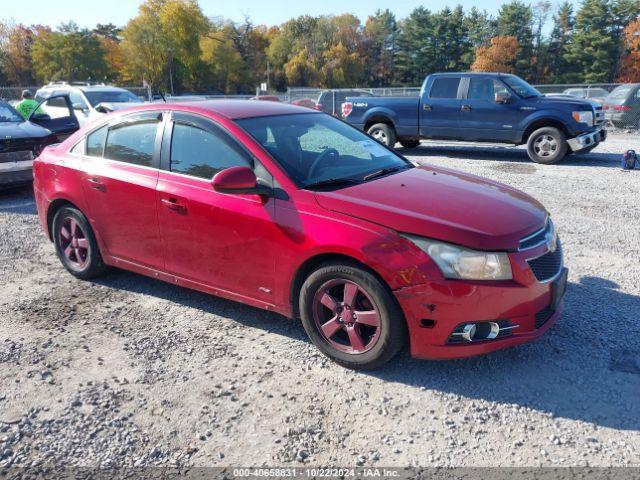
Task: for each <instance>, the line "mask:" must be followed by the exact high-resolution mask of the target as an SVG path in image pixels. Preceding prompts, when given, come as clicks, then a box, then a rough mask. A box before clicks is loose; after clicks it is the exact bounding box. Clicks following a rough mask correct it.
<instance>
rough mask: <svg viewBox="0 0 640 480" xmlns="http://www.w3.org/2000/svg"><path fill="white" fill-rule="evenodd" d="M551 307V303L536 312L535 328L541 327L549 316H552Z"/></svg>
mask: <svg viewBox="0 0 640 480" xmlns="http://www.w3.org/2000/svg"><path fill="white" fill-rule="evenodd" d="M553 313H554V311H553V309H552V308H551V305H549V306H548V307H545V308H543V309H542V310H540V311H539V312H538V313H536V328H540V327H542V326H543V325H544V324H545V323H547V322H548V321H549V319H550V318H551V317H553Z"/></svg>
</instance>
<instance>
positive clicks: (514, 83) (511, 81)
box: [502, 75, 542, 98]
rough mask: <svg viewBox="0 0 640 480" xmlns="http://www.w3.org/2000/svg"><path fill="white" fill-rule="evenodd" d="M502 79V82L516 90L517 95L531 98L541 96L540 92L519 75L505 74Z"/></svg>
mask: <svg viewBox="0 0 640 480" xmlns="http://www.w3.org/2000/svg"><path fill="white" fill-rule="evenodd" d="M502 80H503V81H504V83H506V84H507V85H509V87H511V89H512V90H513V91H514V92H516V94H517V95H518V96H519V97H522V98H532V97H541V96H542V94H541V93H540V92H539V91H538V90H536V89H535V88H533V87H532V86H531V85H529V84H528V83H527V82H525V81H524V80H522V79H521V78H519V77H516V76H513V75H507V76H504V77H502Z"/></svg>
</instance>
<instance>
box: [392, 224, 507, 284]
mask: <svg viewBox="0 0 640 480" xmlns="http://www.w3.org/2000/svg"><path fill="white" fill-rule="evenodd" d="M402 236H403V237H404V238H406V239H407V240H409V241H410V242H411V243H413V244H414V245H415V246H416V247H418V248H419V249H420V250H422V251H423V252H424V253H426V254H427V255H429V257H431V259H432V260H433V261H434V262H436V265H438V267H439V268H440V271H441V272H442V274H443V275H444V277H445V278H452V279H458V280H511V278H513V276H512V273H511V262H509V256H508V255H507V254H506V253H505V252H481V251H478V250H471V249H469V248H464V247H460V246H458V245H452V244H450V243H445V242H439V241H437V240H431V239H430V238H424V237H418V236H416V235H408V234H403V235H402Z"/></svg>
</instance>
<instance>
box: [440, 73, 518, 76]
mask: <svg viewBox="0 0 640 480" xmlns="http://www.w3.org/2000/svg"><path fill="white" fill-rule="evenodd" d="M431 75H432V76H434V77H459V76H461V75H464V76H466V77H513V76H514V75H513V74H512V73H502V72H441V73H432V74H431Z"/></svg>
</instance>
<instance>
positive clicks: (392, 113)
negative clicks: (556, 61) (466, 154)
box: [342, 73, 606, 164]
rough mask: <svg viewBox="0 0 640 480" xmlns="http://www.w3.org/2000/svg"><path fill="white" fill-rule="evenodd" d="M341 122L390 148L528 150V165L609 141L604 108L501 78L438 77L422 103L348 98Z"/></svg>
mask: <svg viewBox="0 0 640 480" xmlns="http://www.w3.org/2000/svg"><path fill="white" fill-rule="evenodd" d="M342 116H343V118H344V120H345V121H347V122H349V123H351V124H352V125H354V126H356V127H358V128H360V129H362V130H364V131H366V132H367V133H368V134H369V135H371V136H372V137H373V138H375V139H377V140H378V141H380V142H382V143H384V144H385V145H387V146H391V147H393V146H395V144H396V143H397V142H400V144H401V145H402V146H404V147H406V148H415V147H417V146H418V145H419V143H420V140H421V139H439V140H458V141H465V142H491V143H506V144H512V145H522V144H526V145H527V153H528V154H529V157H530V158H531V160H533V161H534V162H538V163H544V164H550V163H555V162H558V161H560V160H562V159H563V158H564V157H565V155H566V154H567V153H571V152H574V153H575V152H586V151H589V150H591V149H593V148H595V147H596V146H597V145H598V144H599V143H600V142H602V141H604V140H605V138H606V131H605V129H604V115H603V111H602V106H600V105H598V104H597V103H595V102H591V101H589V100H582V99H578V98H573V97H568V96H567V97H559V96H556V97H545V96H544V95H543V94H542V93H540V92H539V91H538V90H536V89H535V88H534V87H532V86H531V85H529V84H528V83H527V82H525V81H524V80H522V79H521V78H519V77H517V76H515V75H509V74H500V73H436V74H433V75H429V76H428V77H427V78H426V79H425V81H424V83H423V85H422V89H421V91H420V97H419V98H414V97H409V98H408V97H368V98H358V97H353V98H352V97H348V98H347V99H346V101H345V103H343V104H342Z"/></svg>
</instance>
